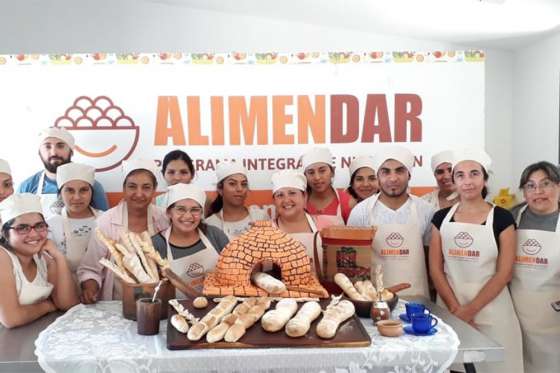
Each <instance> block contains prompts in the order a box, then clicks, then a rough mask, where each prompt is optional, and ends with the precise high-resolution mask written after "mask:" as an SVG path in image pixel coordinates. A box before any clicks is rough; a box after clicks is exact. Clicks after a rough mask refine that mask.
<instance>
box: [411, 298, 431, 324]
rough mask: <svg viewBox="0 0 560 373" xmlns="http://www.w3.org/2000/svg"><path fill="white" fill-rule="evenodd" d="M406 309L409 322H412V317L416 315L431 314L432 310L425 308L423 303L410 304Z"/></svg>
mask: <svg viewBox="0 0 560 373" xmlns="http://www.w3.org/2000/svg"><path fill="white" fill-rule="evenodd" d="M405 307H406V316H407V317H408V319H409V320H412V315H414V314H415V313H418V314H422V313H426V314H429V313H430V310H429V309H427V308H426V306H424V305H423V304H422V303H414V302H408V303H406V304H405Z"/></svg>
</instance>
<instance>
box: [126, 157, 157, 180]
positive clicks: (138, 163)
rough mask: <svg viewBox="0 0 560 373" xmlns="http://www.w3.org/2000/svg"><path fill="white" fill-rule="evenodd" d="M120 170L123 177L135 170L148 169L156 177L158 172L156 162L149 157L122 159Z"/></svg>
mask: <svg viewBox="0 0 560 373" xmlns="http://www.w3.org/2000/svg"><path fill="white" fill-rule="evenodd" d="M122 170H123V176H124V178H125V179H126V177H127V176H128V174H130V173H131V172H132V171H136V170H146V171H150V172H151V173H152V174H153V175H154V177H156V178H157V175H158V173H159V172H158V166H157V165H156V162H155V161H153V160H151V159H132V160H128V161H123V163H122Z"/></svg>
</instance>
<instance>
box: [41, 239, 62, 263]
mask: <svg viewBox="0 0 560 373" xmlns="http://www.w3.org/2000/svg"><path fill="white" fill-rule="evenodd" d="M40 253H41V254H43V253H45V254H47V255H48V256H50V257H51V258H53V259H54V260H55V261H56V260H61V259H62V260H66V258H65V257H64V254H63V253H62V252H61V251H60V250H59V249H58V247H56V245H55V244H54V242H53V241H51V240H46V241H45V243H44V244H43V247H41V251H40Z"/></svg>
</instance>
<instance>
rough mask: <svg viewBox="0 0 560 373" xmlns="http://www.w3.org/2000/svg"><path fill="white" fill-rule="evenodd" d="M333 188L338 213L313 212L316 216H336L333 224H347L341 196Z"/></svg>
mask: <svg viewBox="0 0 560 373" xmlns="http://www.w3.org/2000/svg"><path fill="white" fill-rule="evenodd" d="M331 188H332V189H333V190H334V194H335V198H336V200H337V201H338V206H337V207H336V215H327V214H313V215H316V216H319V215H326V216H336V218H335V219H333V224H332V225H342V226H345V225H346V223H345V222H344V218H343V217H342V203H341V202H340V197H339V195H338V191H337V190H336V189H335V188H333V187H332V186H331ZM321 263H322V262H321Z"/></svg>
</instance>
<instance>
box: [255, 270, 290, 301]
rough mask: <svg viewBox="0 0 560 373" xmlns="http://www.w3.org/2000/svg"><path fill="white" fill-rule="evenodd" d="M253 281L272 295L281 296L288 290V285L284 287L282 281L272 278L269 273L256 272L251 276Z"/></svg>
mask: <svg viewBox="0 0 560 373" xmlns="http://www.w3.org/2000/svg"><path fill="white" fill-rule="evenodd" d="M251 279H252V280H253V282H254V283H255V285H256V286H257V287H259V288H261V289H263V290H264V291H266V292H267V293H269V294H272V295H274V294H280V293H282V292H284V291H286V290H287V289H286V285H284V283H283V282H282V281H280V280H278V279H276V278H274V277H272V276H271V275H269V274H268V273H264V272H255V273H254V274H253V275H252V276H251Z"/></svg>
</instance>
